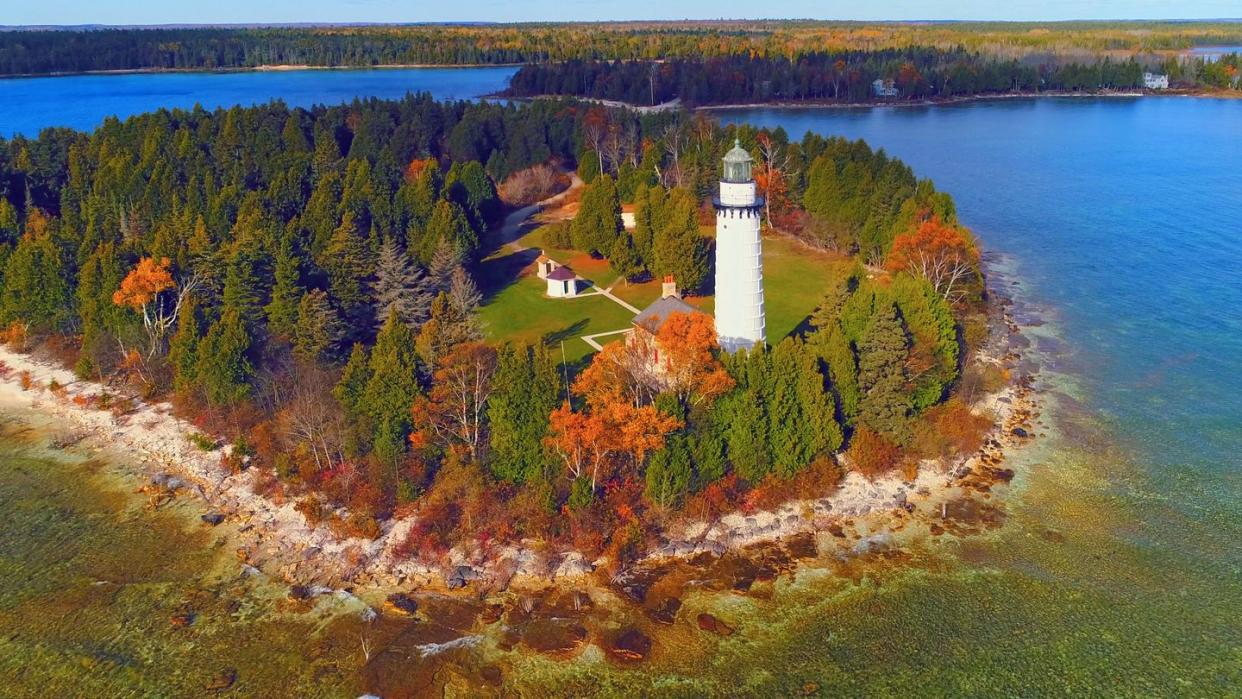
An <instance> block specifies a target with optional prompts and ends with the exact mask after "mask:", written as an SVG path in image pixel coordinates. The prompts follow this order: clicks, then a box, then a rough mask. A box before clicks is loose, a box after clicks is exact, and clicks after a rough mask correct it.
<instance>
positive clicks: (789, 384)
mask: <svg viewBox="0 0 1242 699" xmlns="http://www.w3.org/2000/svg"><path fill="white" fill-rule="evenodd" d="M799 349H800V348H799V346H798V344H797V343H796V341H795V340H793V339H792V338H785V339H784V340H781V342H780V343H778V344H777V345H776V347H774V348H772V354H771V358H772V369H771V372H770V373H769V375H768V381H767V386H765V389H766V391H765V392H766V397H767V401H766V404H765V407H766V409H767V413H768V434H769V435H770V439H771V441H770V443H771V446H772V466H773V468H774V469H775V470H776V472H777V473H779V474H780V475H782V476H784V477H785V478H788V477H790V476H792V475H794V474H795V473H797V472H798V471H799V470H800V469H801V468H802V467H803V466H805V465H806V464H807V463H809V462H810V460H811V457H812V456H814V454H813V453H811V445H810V442H811V440H812V439H813V438H812V437H810V436H809V435H808V434H807V430H808V429H809V428H810V425H808V424H807V423H806V416H805V415H803V414H802V402H801V401H800V400H799V396H798V378H799V377H798V353H799Z"/></svg>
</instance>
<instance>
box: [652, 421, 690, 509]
mask: <svg viewBox="0 0 1242 699" xmlns="http://www.w3.org/2000/svg"><path fill="white" fill-rule="evenodd" d="M693 476H694V468H693V465H692V461H691V457H690V447H689V445H688V443H687V440H686V437H685V435H681V434H677V435H672V436H670V437H669V438H668V442H667V444H665V446H664V448H663V449H661V450H660V451H657V452H656V453H654V454H652V455H651V460H650V461H649V462H648V463H647V470H646V472H645V473H644V474H643V479H644V481H645V483H646V489H645V494H646V496H647V499H648V500H650V501H651V502H653V503H655V504H656V505H658V506H660V507H671V506H673V505H675V504H677V503H678V502H679V501H680V500H681V498H682V497H684V496H685V494H686V493H687V492H688V491H689V490H690V484H691V482H692V481H693Z"/></svg>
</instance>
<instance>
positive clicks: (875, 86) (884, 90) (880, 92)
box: [871, 78, 901, 97]
mask: <svg viewBox="0 0 1242 699" xmlns="http://www.w3.org/2000/svg"><path fill="white" fill-rule="evenodd" d="M871 92H872V93H874V94H875V96H876V97H898V96H900V95H901V92H900V91H899V90H898V89H897V86H896V85H894V84H893V81H892V80H881V79H879V78H876V80H875V82H873V83H871Z"/></svg>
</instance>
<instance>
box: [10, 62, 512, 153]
mask: <svg viewBox="0 0 1242 699" xmlns="http://www.w3.org/2000/svg"><path fill="white" fill-rule="evenodd" d="M516 70H517V69H516V68H505V67H495V68H491V67H489V68H383V69H371V70H362V69H348V70H293V71H272V72H229V73H135V74H128V75H74V76H67V77H57V78H8V79H0V136H3V137H5V138H8V137H11V136H13V135H14V134H23V135H26V136H31V137H33V136H36V135H38V133H39V130H40V129H43V128H46V127H48V126H69V127H72V128H75V129H83V130H89V129H93V128H95V127H96V126H98V125H99V124H100V123H101V122H102V121H103V120H104V119H105V118H106V117H109V116H119V117H121V118H124V117H127V116H132V115H134V114H141V113H143V112H149V111H153V110H156V109H160V108H168V109H172V108H175V107H181V108H186V109H188V108H191V107H193V106H194V105H195V104H201V105H202V106H203V107H205V108H206V109H215V108H216V107H231V106H233V105H235V104H240V105H243V106H244V105H251V104H259V103H263V102H268V101H270V100H274V99H281V100H284V101H285V103H286V104H289V105H291V106H294V107H311V106H314V105H316V104H340V103H341V102H349V101H352V100H353V99H354V98H355V97H380V98H390V99H391V98H397V97H402V96H404V95H405V93H407V92H430V93H431V94H432V95H433V96H435V97H436V99H443V100H460V99H473V98H475V97H479V96H481V95H486V94H490V93H493V92H497V91H499V90H502V89H504V88H505V87H506V86H508V84H509V76H511V75H513V73H514V72H515V71H516Z"/></svg>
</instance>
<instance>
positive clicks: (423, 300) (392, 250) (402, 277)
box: [375, 239, 434, 328]
mask: <svg viewBox="0 0 1242 699" xmlns="http://www.w3.org/2000/svg"><path fill="white" fill-rule="evenodd" d="M433 298H434V296H433V294H432V290H431V282H430V280H429V279H428V278H427V276H426V275H425V274H423V271H422V270H421V269H419V268H418V267H416V266H415V265H414V264H413V263H411V262H410V258H409V257H408V256H407V255H406V254H405V251H404V250H402V249H401V246H400V245H398V244H397V243H396V242H395V241H393V240H391V239H389V240H386V241H384V244H383V246H381V247H380V254H379V264H378V265H377V266H376V269H375V318H376V327H377V328H378V327H379V326H381V325H383V323H384V320H385V319H386V318H388V315H389V313H390V312H392V311H396V313H397V317H398V318H400V319H401V322H403V323H405V324H406V325H408V326H410V327H411V328H417V327H418V326H420V325H422V324H423V323H424V322H425V321H426V320H427V318H428V317H429V316H430V315H431V301H432V299H433Z"/></svg>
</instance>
